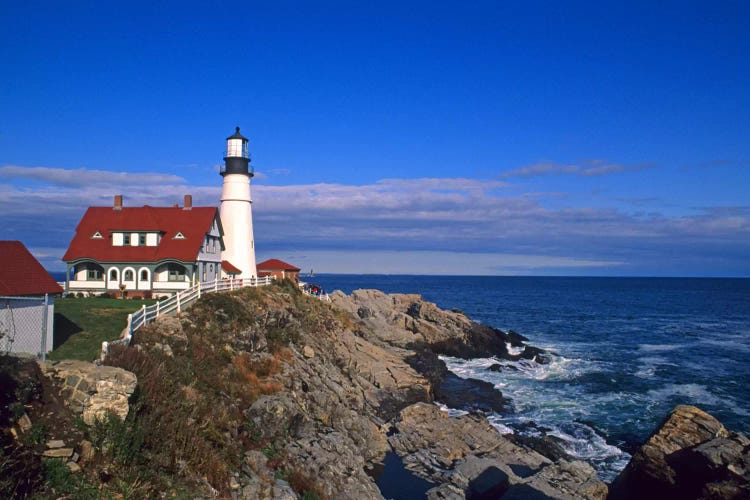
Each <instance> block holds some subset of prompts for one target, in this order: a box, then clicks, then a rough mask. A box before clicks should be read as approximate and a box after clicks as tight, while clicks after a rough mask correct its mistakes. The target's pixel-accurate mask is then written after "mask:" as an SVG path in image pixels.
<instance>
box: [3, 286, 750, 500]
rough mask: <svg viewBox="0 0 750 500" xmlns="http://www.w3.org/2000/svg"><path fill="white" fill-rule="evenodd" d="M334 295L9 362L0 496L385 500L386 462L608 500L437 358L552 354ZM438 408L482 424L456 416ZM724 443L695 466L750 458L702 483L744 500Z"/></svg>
mask: <svg viewBox="0 0 750 500" xmlns="http://www.w3.org/2000/svg"><path fill="white" fill-rule="evenodd" d="M333 297H334V298H333V303H332V304H331V303H327V302H322V301H320V300H318V299H315V298H311V297H307V296H305V295H303V294H301V293H300V292H299V291H298V289H297V287H296V286H294V284H292V283H288V282H283V281H282V282H281V283H279V284H276V285H273V286H269V287H264V288H262V289H251V288H246V289H242V290H238V291H234V292H230V293H216V294H208V295H205V296H204V297H202V298H201V299H200V300H198V301H197V302H196V303H194V304H193V305H192V307H190V308H189V309H188V310H187V311H183V313H182V314H180V315H178V316H177V317H172V318H161V319H160V320H159V321H157V322H156V323H154V324H150V325H148V326H146V327H144V328H142V329H140V330H138V332H137V335H136V336H135V338H134V342H133V343H132V344H131V345H130V346H128V347H125V346H122V345H119V346H115V347H113V348H112V349H111V350H110V353H109V356H108V357H107V359H106V360H105V364H107V365H110V366H100V367H93V365H91V364H88V363H79V362H70V361H61V362H57V363H54V364H50V363H47V364H44V363H40V364H37V363H36V362H34V361H31V360H27V361H21V360H15V359H11V358H0V403H2V404H1V405H0V427H1V428H2V429H1V430H0V497H17V498H30V497H34V498H60V497H66V498H152V497H156V496H164V497H169V498H196V497H200V498H209V497H219V498H230V497H231V498H233V499H237V500H239V499H273V498H284V499H294V498H297V499H299V498H302V499H307V500H315V499H318V500H323V499H334V498H381V495H380V491H379V489H378V487H377V486H376V484H375V480H374V479H373V478H372V477H370V476H369V475H368V473H367V471H368V470H371V469H372V468H373V466H374V465H375V464H377V463H379V462H381V461H382V460H383V458H384V456H385V455H386V452H388V451H392V452H394V453H396V454H397V455H398V456H399V457H400V459H401V460H402V462H403V463H404V464H405V465H406V467H408V468H409V470H410V471H411V472H412V473H413V474H415V475H417V476H419V477H421V478H422V479H425V480H428V481H430V482H432V483H434V484H435V486H434V487H432V488H431V489H430V490H429V492H428V496H429V498H435V499H437V498H452V499H453V498H456V499H458V498H464V497H465V496H471V495H472V494H474V493H472V491H475V490H476V491H479V490H480V489H482V488H484V487H485V486H488V485H487V484H485V483H487V481H488V480H489V479H491V481H490V482H491V483H492V484H490V485H489V489H488V490H486V491H493V492H496V493H497V492H500V491H504V492H507V494H509V495H511V494H512V495H516V497H519V496H524V495H537V496H539V495H547V496H549V497H554V498H596V499H601V498H604V497H605V496H606V495H607V486H606V485H605V484H604V483H603V482H601V481H600V480H599V479H598V478H597V477H596V474H595V472H594V470H593V468H591V467H590V466H589V465H588V464H585V463H582V462H577V461H574V460H571V459H570V458H569V457H566V456H563V455H561V454H559V453H552V454H550V453H548V451H547V450H548V449H549V446H536V447H533V448H535V449H536V451H534V449H531V448H530V447H529V444H528V443H524V442H516V441H513V440H511V439H508V438H506V437H503V436H501V435H500V434H499V433H498V432H497V430H496V429H495V428H494V427H493V426H492V425H490V424H489V422H488V421H487V419H486V418H485V417H484V416H483V412H484V411H489V410H492V411H499V412H502V411H509V407H510V405H507V404H506V402H507V401H506V400H504V399H503V397H502V395H501V394H500V392H499V391H497V390H496V389H495V388H494V387H492V386H489V385H487V384H484V385H483V384H481V383H473V382H471V381H465V380H463V379H460V378H458V377H456V376H455V375H452V374H450V373H449V372H448V371H447V369H446V368H445V364H444V363H443V362H442V361H441V360H440V359H439V358H438V356H437V353H445V352H451V353H454V354H455V355H465V356H470V355H471V353H472V352H477V351H478V350H481V349H490V350H491V352H494V353H495V355H496V356H498V357H516V356H522V357H527V358H528V359H534V360H536V362H539V363H543V362H545V353H544V352H543V351H542V350H539V349H536V348H533V347H532V346H528V345H526V344H525V341H526V339H525V338H523V337H522V336H520V335H518V334H515V333H513V332H501V331H499V330H494V329H492V328H489V327H481V326H479V325H477V324H475V323H472V322H471V321H470V320H469V319H468V318H466V316H465V315H463V314H462V313H461V312H460V311H442V310H440V309H439V308H437V307H436V306H435V305H434V304H430V303H427V302H424V301H422V300H421V297H419V296H415V295H399V294H393V295H386V294H383V293H381V292H377V291H373V290H369V291H357V292H355V293H354V294H352V295H351V296H345V295H343V294H340V293H336V294H333ZM96 300H106V299H96ZM507 345H511V346H512V347H514V348H516V349H520V348H523V351H521V352H522V354H520V355H517V354H512V353H510V352H508V349H507ZM514 352H518V351H514ZM82 365H87V366H88V367H89V368H86V367H85V366H82ZM136 380H137V383H136ZM128 381H129V382H130V383H129V385H128ZM104 386H107V387H109V388H110V389H111V391H110V392H106V393H104V394H100V393H99V392H98V391H99V389H100V388H102V389H103V388H104ZM118 391H119V392H118ZM102 392H103V391H102ZM123 394H125V395H129V397H130V401H129V405H125V406H126V408H123V407H122V405H120V406H115V407H114V408H115V409H114V410H112V411H113V412H112V413H101V412H100V411H97V412H93V411H91V400H93V399H94V396H96V397H97V398H98V399H97V401H100V400H103V401H104V402H107V401H108V399H107V398H108V396H110V398H109V401H110V402H112V403H122V399H123V398H125V399H127V396H123ZM118 398H119V399H118ZM434 399H438V400H439V401H441V402H444V403H445V402H447V403H448V404H449V405H450V406H453V407H469V408H473V409H474V413H473V414H472V415H466V416H463V417H460V418H453V417H449V416H448V415H447V414H446V413H445V412H442V411H441V410H440V409H439V408H438V406H437V405H435V404H434V401H433V400H434ZM97 408H100V407H97ZM87 410H88V412H87ZM123 410H124V411H123ZM92 415H93V417H92ZM118 415H119V416H118ZM84 416H86V419H85V420H84V418H83V417H84ZM123 417H124V418H123ZM87 422H88V423H87ZM722 436H723V435H722ZM722 436H720V437H721V439H724V438H725V437H726V436H724V437H722ZM728 436H729V435H728ZM729 438H731V439H730V441H731V442H729V441H727V442H725V441H726V439H724V441H715V440H712V441H709V442H708V445H710V446H708V445H706V446H705V447H706V449H701V450H698V451H699V452H700V453H699V455H700V457H699V458H701V460H703V461H704V462H706V461H713V462H716V461H717V460H718V458H717V457H719V458H720V457H723V456H724V455H725V454H726V453H725V450H729V449H730V448H731V449H732V450H735V449H737V450H739V451H738V452H737V454H736V456H734V455H733V456H732V458H731V460H729V461H728V462H727V464H725V465H726V466H724V465H722V467H723V468H722V469H721V470H720V472H721V474H720V475H715V476H716V477H714V476H711V478H712V482H711V483H707V484H711V485H713V486H711V487H712V488H713V489H712V490H711V491H719V490H721V491H722V492H731V491H735V490H736V491H739V492H740V493H744V492H746V488H745V486H746V483H739V482H738V483H731V484H730V483H728V482H727V481H729V480H730V479H731V480H733V478H734V476H733V474H734V475H737V474H738V472H736V471H745V470H746V467H745V465H744V464H745V463H746V461H743V460H745V458H746V456H747V453H745V451H743V450H747V449H748V448H749V447H748V443H749V442H748V441H747V440H746V438H741V437H736V436H735V437H732V436H729ZM704 444H705V443H704ZM743 447H744V448H743ZM672 452H673V450H672V451H669V453H672ZM676 453H678V454H680V453H682V452H681V451H679V450H678V451H677V452H676ZM43 455H44V457H43ZM647 455H648V457H651V456H652V455H653V454H647ZM664 456H666V455H664ZM680 456H682V455H680ZM644 457H646V455H644ZM648 457H646V458H648ZM686 457H687V456H686ZM691 457H692V455H690V456H689V457H687V458H691ZM644 460H645V459H644ZM713 462H712V463H713ZM644 463H645V464H647V465H648V463H650V462H646V461H644ZM669 463H670V464H672V462H669ZM690 463H693V462H692V458H691V462H690ZM631 468H632V467H631ZM651 469H653V467H651ZM651 469H649V468H648V467H646V471H648V470H651ZM657 469H659V468H658V467H657ZM659 470H661V469H659ZM675 470H677V469H675ZM680 470H683V469H680ZM685 470H687V469H685ZM636 473H638V474H640V471H639V470H635V471H634V472H633V473H632V474H633V475H631V478H636V479H637V478H638V477H639V476H637V475H634V474H636ZM742 473H743V474H744V473H745V472H742ZM488 478H489V479H488ZM716 478H718V479H716ZM480 486H481V488H480ZM669 487H670V488H671V485H669ZM623 488H624V489H618V490H617V493H618V494H622V498H630V496H628V494H629V492H630V491H631V490H632V488H629V487H623ZM670 491H671V490H670ZM680 491H681V490H680ZM498 494H499V493H498ZM727 498H728V497H727Z"/></svg>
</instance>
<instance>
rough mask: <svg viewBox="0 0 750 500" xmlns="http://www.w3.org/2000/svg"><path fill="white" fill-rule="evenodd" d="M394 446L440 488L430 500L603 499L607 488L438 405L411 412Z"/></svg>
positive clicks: (398, 425) (575, 465)
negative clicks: (508, 498)
mask: <svg viewBox="0 0 750 500" xmlns="http://www.w3.org/2000/svg"><path fill="white" fill-rule="evenodd" d="M388 442H389V444H390V445H391V447H392V448H393V450H394V451H395V452H396V453H398V454H399V455H400V456H401V457H402V460H403V462H404V465H405V466H406V467H407V468H408V469H409V470H411V471H413V472H414V473H415V474H417V475H418V476H420V477H423V478H425V479H427V480H429V481H431V482H434V483H437V484H438V486H436V487H435V488H433V489H431V490H430V491H429V492H428V498H432V499H440V498H451V499H459V498H465V497H466V498H471V497H474V498H501V496H502V495H511V496H512V495H517V494H519V493H522V492H525V493H524V494H525V495H526V496H528V495H532V494H533V495H537V496H538V497H544V496H548V497H551V498H570V499H573V498H590V499H603V498H605V497H606V496H607V486H606V485H605V484H604V483H603V482H602V481H600V480H599V479H598V478H597V477H596V472H595V471H594V469H593V468H592V467H591V466H590V465H588V464H586V463H584V462H580V461H568V460H558V461H557V462H553V461H552V460H550V459H549V458H547V457H545V456H543V455H541V454H539V453H537V452H535V451H532V450H530V449H528V448H524V447H522V446H519V445H517V444H514V443H513V442H512V441H511V440H509V439H506V438H505V437H503V436H501V435H500V434H499V433H498V432H497V430H496V429H495V428H494V427H492V426H491V425H490V424H489V422H487V420H486V419H485V418H483V417H480V416H477V415H464V416H461V417H449V416H448V415H447V414H446V413H445V412H442V411H440V410H439V409H438V408H437V407H435V406H434V405H429V404H424V403H420V404H415V405H412V406H409V407H407V408H405V409H404V410H403V411H402V412H401V414H400V418H399V420H398V421H397V422H395V424H394V429H393V430H392V432H391V435H390V437H389V438H388Z"/></svg>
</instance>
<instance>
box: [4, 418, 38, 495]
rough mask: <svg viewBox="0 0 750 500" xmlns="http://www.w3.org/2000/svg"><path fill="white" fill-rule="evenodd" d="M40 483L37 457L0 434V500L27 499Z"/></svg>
mask: <svg viewBox="0 0 750 500" xmlns="http://www.w3.org/2000/svg"><path fill="white" fill-rule="evenodd" d="M41 483H42V463H41V460H40V458H39V456H38V455H36V454H34V452H33V451H32V450H30V449H28V448H25V447H23V446H19V445H18V444H17V443H16V442H15V441H13V439H12V438H11V437H10V434H6V433H5V432H2V433H0V498H28V497H31V496H32V494H33V492H34V491H35V490H36V489H37V488H38V487H39V486H40V485H41Z"/></svg>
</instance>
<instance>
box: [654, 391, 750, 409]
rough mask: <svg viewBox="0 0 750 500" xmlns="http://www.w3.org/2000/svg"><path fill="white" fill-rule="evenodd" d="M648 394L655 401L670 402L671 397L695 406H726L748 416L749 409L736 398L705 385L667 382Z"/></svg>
mask: <svg viewBox="0 0 750 500" xmlns="http://www.w3.org/2000/svg"><path fill="white" fill-rule="evenodd" d="M648 395H649V396H650V397H651V398H652V399H654V400H657V401H661V402H670V401H671V400H673V399H681V400H683V401H684V402H686V403H689V404H694V405H697V406H701V407H703V406H715V407H718V408H727V409H729V410H731V411H732V412H733V413H736V414H737V415H741V416H743V417H750V410H748V409H747V407H743V406H742V405H740V404H739V403H738V402H737V400H735V399H733V398H731V397H729V396H726V395H718V394H717V393H715V392H713V391H711V390H710V389H709V388H708V387H706V386H705V385H700V384H668V385H665V386H664V387H661V388H659V389H652V390H650V391H648Z"/></svg>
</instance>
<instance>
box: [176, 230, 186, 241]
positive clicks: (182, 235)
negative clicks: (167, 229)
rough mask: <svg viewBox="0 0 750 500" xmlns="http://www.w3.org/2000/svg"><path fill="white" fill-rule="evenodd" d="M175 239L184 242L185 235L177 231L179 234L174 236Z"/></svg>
mask: <svg viewBox="0 0 750 500" xmlns="http://www.w3.org/2000/svg"><path fill="white" fill-rule="evenodd" d="M173 239H175V240H184V239H185V235H184V234H182V231H177V234H175V235H174V238H173Z"/></svg>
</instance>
